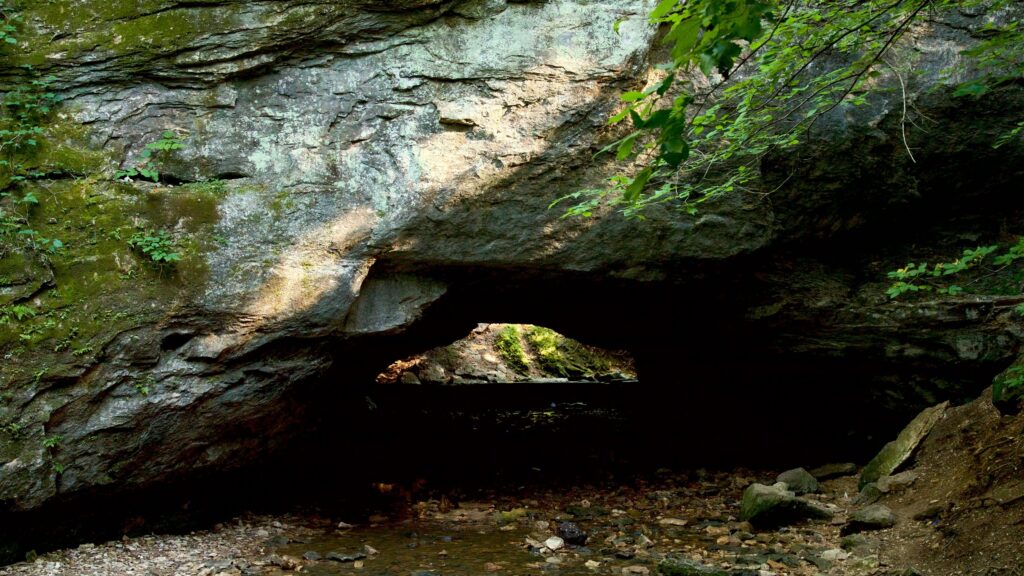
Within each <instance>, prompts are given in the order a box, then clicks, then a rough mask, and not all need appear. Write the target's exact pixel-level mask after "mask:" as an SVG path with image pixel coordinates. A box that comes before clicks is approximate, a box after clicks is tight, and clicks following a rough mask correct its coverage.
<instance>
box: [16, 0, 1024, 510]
mask: <svg viewBox="0 0 1024 576" xmlns="http://www.w3.org/2000/svg"><path fill="white" fill-rule="evenodd" d="M651 4H652V3H651V2H635V1H627V0H603V1H598V2H582V1H574V0H551V1H547V2H512V1H508V2H506V1H503V0H478V1H434V0H405V1H402V2H391V3H387V4H386V5H382V4H380V3H376V2H360V1H354V0H350V1H346V2H308V1H298V0H295V1H292V0H284V1H275V2H263V1H260V2H233V1H229V0H222V1H220V2H203V3H184V2H177V1H173V0H152V1H148V2H135V1H132V2H124V1H120V0H103V1H98V0H78V1H76V2H63V3H55V4H49V3H38V5H35V4H34V5H32V6H30V7H28V8H26V10H25V29H26V31H25V32H24V35H26V41H24V42H22V44H21V45H19V48H17V49H16V50H15V51H14V55H13V56H12V58H13V60H14V61H15V63H30V64H32V65H33V66H35V67H36V69H37V70H39V71H41V72H43V73H46V74H53V75H54V76H55V77H56V78H57V81H56V84H55V85H56V86H57V87H58V88H59V90H60V92H61V94H62V96H63V97H64V98H65V100H64V103H63V105H62V106H61V108H60V109H59V110H58V111H57V113H56V114H55V115H54V117H53V118H52V120H51V125H49V126H47V131H48V133H47V134H48V137H47V144H46V145H45V146H44V149H43V150H42V151H41V153H40V155H39V157H38V158H37V159H36V162H37V163H38V165H39V168H40V170H42V171H44V172H46V173H48V174H49V175H50V177H47V178H43V179H41V180H38V181H36V182H34V183H33V184H31V185H32V186H34V187H35V188H36V189H37V190H38V194H37V195H38V196H39V199H40V205H39V207H38V208H37V210H36V212H35V213H34V214H33V215H32V222H33V225H34V226H35V227H36V228H37V229H38V230H39V232H40V233H41V234H43V235H48V236H50V237H59V238H62V239H64V240H65V243H66V245H67V249H66V250H64V251H63V252H62V253H60V254H57V255H45V254H41V253H35V252H28V251H24V250H19V249H18V248H17V247H13V246H5V247H4V248H3V250H4V252H3V257H4V264H3V269H2V270H0V272H2V274H0V283H2V284H3V287H2V288H0V305H9V304H23V305H29V306H32V307H33V308H34V309H36V311H37V314H36V316H35V317H33V318H29V319H26V320H25V321H24V322H21V323H15V322H11V323H10V324H8V325H7V326H3V327H0V328H2V329H3V330H4V331H3V332H2V333H0V335H2V337H3V338H4V340H3V343H2V351H3V353H4V362H3V365H2V367H0V381H2V383H3V390H2V392H3V402H2V404H0V502H3V504H4V507H5V508H6V509H8V510H11V511H23V510H32V509H35V508H38V507H39V506H41V505H44V504H48V505H49V504H51V503H54V502H65V501H73V500H75V499H76V498H80V497H84V495H90V494H96V493H104V491H106V492H116V491H119V490H126V489H135V488H139V487H146V486H150V485H156V484H160V483H166V482H169V481H173V480H176V479H181V478H190V477H198V476H201V475H202V474H204V473H205V472H209V471H224V470H231V469H235V468H238V467H241V466H244V465H247V464H250V463H252V462H254V461H257V460H259V459H261V458H264V457H265V456H266V455H267V454H270V453H273V452H274V451H275V450H277V449H279V448H280V447H282V446H285V445H287V444H288V442H289V441H291V440H293V439H294V438H296V437H298V436H299V435H300V434H302V433H308V432H309V431H310V430H311V429H312V430H315V429H316V426H317V422H320V421H323V420H324V419H325V418H326V419H330V418H336V417H338V415H339V414H343V413H344V411H345V410H346V409H348V405H347V404H346V402H347V400H346V399H347V398H348V396H346V394H347V393H349V392H351V391H352V390H359V389H360V388H361V387H363V386H366V385H369V384H370V382H372V378H373V376H374V375H375V374H377V373H379V372H380V371H381V370H382V369H383V368H384V367H385V366H387V365H388V363H390V362H391V361H393V360H395V359H398V358H402V357H405V356H408V355H410V354H413V353H417V352H422V351H424V350H427V349H429V348H431V347H434V346H439V345H444V344H447V343H450V342H452V341H454V340H457V339H458V338H461V337H463V336H465V335H466V334H467V333H468V332H469V331H470V330H471V329H472V327H473V326H475V325H476V324H477V323H479V322H520V323H533V324H540V325H544V326H549V327H551V328H553V329H555V330H558V331H559V332H562V333H564V334H566V335H568V336H570V337H573V338H577V339H580V340H582V341H584V342H588V343H592V344H595V345H601V346H607V347H611V348H616V349H626V350H629V351H631V352H632V353H633V354H634V355H635V357H636V359H637V369H638V374H639V378H640V379H641V380H642V381H643V382H644V383H645V387H644V388H643V389H642V392H638V394H637V396H638V397H637V398H636V399H635V400H634V404H635V409H638V410H649V411H650V413H651V417H650V421H651V422H655V423H656V422H662V423H663V424H662V431H663V432H668V433H672V434H674V435H675V438H676V443H677V444H679V445H680V446H684V445H685V444H686V438H687V435H688V433H690V432H694V431H700V430H702V429H703V428H705V427H706V426H707V423H708V422H714V421H717V422H725V423H727V424H726V425H725V426H724V428H726V429H725V430H719V431H717V432H716V434H715V435H714V436H715V437H716V438H719V439H720V442H721V446H725V447H728V446H734V447H735V446H740V445H748V446H749V445H753V444H758V443H760V445H762V446H763V445H772V444H771V443H772V442H774V440H773V439H777V438H782V437H787V438H791V439H792V438H803V439H804V440H806V441H807V442H809V443H827V442H833V441H834V442H836V446H839V445H840V444H841V443H842V442H843V439H849V438H856V439H858V440H857V441H860V440H861V439H863V438H864V437H865V436H866V435H870V434H872V430H881V432H880V433H878V434H876V436H877V437H876V438H875V440H876V441H878V442H879V443H880V442H884V441H885V440H886V439H888V438H887V435H888V433H889V432H890V431H891V430H892V429H893V428H892V427H893V426H896V427H897V428H898V426H899V425H902V424H903V423H905V422H906V420H907V419H908V417H909V415H912V414H914V413H916V412H917V411H918V410H919V409H920V408H923V407H925V406H927V405H930V404H932V403H934V402H936V401H939V400H944V399H950V400H953V401H962V400H965V399H967V398H970V397H973V396H976V395H977V393H978V392H979V391H980V390H982V389H983V388H985V387H986V386H988V385H989V384H990V383H991V380H992V377H993V376H994V375H995V374H997V373H998V372H1000V371H1001V370H1002V369H1003V368H1005V367H1006V366H1007V365H1008V364H1009V363H1010V362H1011V361H1012V360H1013V359H1014V358H1015V357H1016V354H1017V352H1018V348H1019V346H1020V338H1021V328H1022V326H1021V322H1020V320H1019V316H1017V315H1016V314H1015V313H1014V312H1013V310H1012V309H1013V307H1014V306H1016V305H1017V304H1019V303H1021V302H1022V301H1024V298H1022V297H1021V296H1019V289H1017V287H1014V288H1015V290H1010V291H1009V293H1007V291H1006V290H1003V291H1002V293H1001V295H984V296H978V295H970V296H959V297H944V298H934V299H929V298H924V299H918V300H916V301H909V302H895V303H894V302H890V301H889V300H888V298H887V297H886V296H885V288H886V286H887V280H886V278H885V272H886V271H887V270H891V269H893V268H895V267H897V266H900V265H903V264H905V263H906V261H907V260H908V259H909V258H913V257H915V255H916V254H918V253H919V252H918V251H920V250H923V249H931V250H938V251H941V250H948V251H949V253H951V254H956V253H958V252H959V251H960V250H961V249H962V248H963V247H964V245H965V244H967V245H973V244H976V243H981V241H982V240H994V239H995V240H1005V239H1006V238H1009V237H1010V236H1012V234H1014V233H1019V232H1022V230H1020V225H1019V221H1020V220H1019V217H1018V216H1019V215H1020V213H1021V208H1022V205H1021V203H1022V198H1021V196H1020V195H1019V194H1015V192H1018V191H1019V183H1020V182H1021V177H1022V170H1024V155H1022V153H1021V148H1020V147H1019V146H1004V147H1002V148H999V149H993V148H992V147H991V143H992V142H993V141H994V140H995V138H996V137H997V136H998V135H999V134H1001V133H1003V132H1005V131H1006V130H1007V129H1008V128H1009V127H1011V126H1012V125H1013V123H1014V122H1015V120H1014V119H1015V118H1018V117H1020V116H1021V114H1024V93H1022V91H1021V90H1020V89H1019V87H1011V88H1010V89H1007V90H1004V91H1002V92H1001V93H1000V94H999V95H996V96H992V97H988V98H985V99H980V100H973V99H954V98H953V97H952V95H951V94H952V91H953V86H955V84H956V83H957V82H959V81H960V80H961V79H962V78H963V77H965V75H967V74H969V71H968V70H960V71H956V68H955V67H956V66H958V65H959V64H958V60H957V59H958V56H957V54H958V51H959V50H960V49H962V48H963V47H966V46H969V45H971V43H972V42H974V41H975V37H974V36H972V30H974V29H977V28H978V27H979V26H981V25H982V24H983V23H984V22H983V21H982V20H983V18H979V17H969V16H965V15H959V14H957V15H947V18H946V20H944V21H941V20H937V21H933V22H929V23H928V24H927V25H926V26H923V27H922V29H921V30H919V31H918V32H917V33H916V34H915V35H914V37H913V38H912V39H910V40H908V41H906V42H905V45H903V46H902V47H899V48H898V53H897V55H898V57H899V62H900V63H901V65H902V66H904V67H905V68H906V69H908V70H909V69H914V70H917V71H921V72H922V73H921V74H920V75H919V76H914V77H913V78H908V81H909V82H910V84H909V85H908V87H907V90H908V93H907V98H908V99H909V100H910V102H911V103H912V107H911V111H910V115H911V119H913V120H914V121H915V123H916V125H914V126H910V125H908V127H907V130H906V142H904V140H903V139H902V137H901V136H900V134H901V120H902V117H903V112H902V110H903V105H902V96H901V92H900V91H899V90H898V88H897V87H898V86H899V85H898V83H897V79H896V77H895V74H892V73H891V72H886V73H885V74H883V76H882V77H881V78H880V79H879V82H883V83H885V84H886V85H888V86H891V87H892V88H893V89H892V90H888V91H884V90H883V91H879V92H878V94H879V95H875V96H872V97H871V99H870V101H869V103H868V104H867V105H865V106H861V107H853V106H849V107H847V106H840V107H838V108H837V109H836V110H834V111H833V112H831V113H830V114H829V115H828V116H827V117H826V118H825V119H823V120H822V121H821V122H819V123H818V124H817V125H816V127H815V131H814V132H813V133H812V134H809V135H808V138H807V142H806V143H805V144H803V145H802V146H801V147H799V148H797V149H796V150H794V151H791V152H789V153H787V154H786V155H785V156H784V157H781V156H780V157H771V158H767V159H766V160H765V162H764V164H763V166H762V172H763V179H762V182H761V183H760V184H759V187H758V188H757V189H753V190H746V191H737V192H735V193H733V194H729V195H726V196H723V197H721V198H720V199H717V200H714V201H712V202H709V203H707V204H705V205H702V208H701V210H700V211H699V212H698V213H697V214H696V215H694V216H688V215H684V214H679V213H676V212H674V211H672V210H669V209H665V208H656V209H653V210H652V211H651V213H649V214H648V218H647V220H645V221H643V222H635V221H626V220H624V219H623V218H621V216H619V215H618V214H615V213H612V212H608V213H603V214H599V215H597V216H595V217H593V218H590V219H582V220H581V219H568V218H567V219H562V218H560V216H561V212H560V211H559V209H557V208H556V209H548V205H549V203H550V202H551V201H552V200H553V199H554V198H556V197H558V196H560V195H562V194H566V193H569V192H572V191H575V190H578V189H581V188H584V187H593V186H600V185H601V184H602V182H603V181H604V180H605V179H606V178H607V177H608V176H609V175H610V174H613V173H614V172H615V171H616V170H618V169H620V167H617V166H615V165H614V164H610V163H607V162H605V161H604V160H601V159H597V160H595V159H593V157H592V156H593V154H594V152H595V151H596V150H598V149H600V148H601V147H602V146H604V145H605V144H606V143H607V142H608V141H609V140H610V139H611V138H612V136H613V132H611V131H610V129H608V128H606V127H605V121H606V119H607V117H608V116H609V114H610V113H611V112H613V111H614V110H615V108H616V105H617V103H618V95H619V94H620V93H621V92H622V91H623V90H624V89H629V88H632V87H635V86H637V85H638V84H642V82H643V78H644V77H645V75H646V71H647V70H648V67H649V65H650V61H651V55H650V52H651V49H652V46H655V35H656V30H654V29H653V28H651V27H649V26H648V25H647V24H646V23H645V18H644V14H645V13H646V12H647V11H648V10H649V9H650V8H651ZM72 15H73V17H72ZM622 19H625V20H624V22H623V23H622V24H621V26H620V28H619V33H618V34H616V33H615V32H613V30H612V28H613V26H612V24H613V23H614V22H616V21H618V20H622ZM949 66H953V67H954V70H955V73H954V74H952V75H951V76H950V75H948V74H943V73H942V71H943V70H944V69H946V68H947V67H949ZM165 130H171V131H174V132H176V133H177V134H179V135H182V136H183V138H184V139H183V142H184V147H183V148H182V149H181V150H177V151H175V153H174V154H170V155H167V156H166V158H164V159H162V160H161V172H162V174H163V181H164V182H165V184H160V185H146V184H142V183H135V184H131V183H126V182H117V181H113V180H112V178H111V176H112V174H113V172H114V170H115V169H117V168H118V167H124V166H130V165H132V163H133V161H135V159H137V158H138V156H139V154H140V152H141V150H142V149H143V148H144V147H145V145H146V144H147V143H149V142H152V141H153V140H155V139H156V138H158V137H159V135H160V133H161V132H163V131H165ZM906 147H910V148H911V149H912V150H913V153H914V160H912V159H911V158H910V157H909V155H908V154H907V151H906ZM915 160H916V161H915ZM68 176H73V178H69V177H68ZM209 180H214V182H213V183H210V182H209ZM166 182H173V183H176V184H177V185H175V186H170V185H168V184H166ZM161 228H163V229H166V230H168V231H170V232H171V233H172V235H173V237H174V238H175V240H176V241H177V243H178V245H179V246H180V247H181V248H182V253H183V261H182V262H181V263H179V264H178V265H177V266H176V269H175V270H174V271H173V272H170V273H169V272H167V271H166V270H163V271H161V270H158V269H156V268H154V267H152V266H147V264H146V263H145V262H144V261H142V260H141V259H140V258H138V257H137V255H135V254H133V253H132V251H131V250H130V249H129V248H128V247H127V246H126V244H125V242H124V239H125V238H126V237H127V236H129V235H130V234H131V233H132V232H133V231H135V230H138V229H161ZM22 334H27V337H26V338H20V336H21V335H22ZM356 396H358V393H357V394H356ZM869 410H870V413H869V412H868V411H869ZM868 420H870V421H873V422H877V424H872V425H871V426H868V425H866V422H867V421H868ZM875 426H877V428H875ZM851 430H854V431H856V432H857V434H856V435H854V436H849V435H848V433H849V432H850V431H851ZM811 436H813V437H814V439H813V440H812V439H811ZM54 438H56V439H57V440H53V441H49V442H48V441H47V439H54ZM703 441H704V442H708V440H707V439H706V438H705V439H704V440H703ZM876 447H877V446H870V447H869V448H870V449H873V448H876ZM864 449H865V448H863V447H862V448H861V450H864ZM55 463H56V464H59V473H58V470H57V469H55Z"/></svg>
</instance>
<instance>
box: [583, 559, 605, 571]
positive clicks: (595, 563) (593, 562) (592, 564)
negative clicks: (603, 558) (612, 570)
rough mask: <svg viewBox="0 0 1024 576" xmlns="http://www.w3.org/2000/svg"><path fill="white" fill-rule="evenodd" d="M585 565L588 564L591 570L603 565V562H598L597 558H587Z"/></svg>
mask: <svg viewBox="0 0 1024 576" xmlns="http://www.w3.org/2000/svg"><path fill="white" fill-rule="evenodd" d="M583 565H584V566H586V567H587V568H590V569H591V570H597V569H598V568H600V567H601V563H600V562H598V561H597V560H587V561H586V562H584V563H583Z"/></svg>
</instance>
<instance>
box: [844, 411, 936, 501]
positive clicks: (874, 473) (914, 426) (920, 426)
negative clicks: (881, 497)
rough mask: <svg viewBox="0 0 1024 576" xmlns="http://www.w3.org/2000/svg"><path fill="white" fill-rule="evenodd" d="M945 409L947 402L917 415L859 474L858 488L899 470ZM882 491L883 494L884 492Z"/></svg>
mask: <svg viewBox="0 0 1024 576" xmlns="http://www.w3.org/2000/svg"><path fill="white" fill-rule="evenodd" d="M947 408H949V402H943V403H942V404H939V405H938V406H932V407H931V408H928V409H926V410H924V411H922V412H921V413H920V414H918V416H917V417H916V418H914V419H913V420H912V421H911V422H910V424H907V427H906V428H904V429H903V431H902V432H900V434H899V436H897V437H896V439H895V440H893V441H892V442H889V443H888V444H886V445H885V446H884V447H883V448H882V450H881V451H880V452H879V453H878V455H877V456H875V457H874V459H872V460H871V462H868V464H867V466H865V467H864V470H863V471H862V472H861V474H860V487H861V488H863V487H864V486H865V485H867V484H869V483H871V482H878V480H879V479H880V478H881V477H883V476H888V475H890V474H892V473H893V472H895V471H896V470H897V469H899V467H900V466H901V465H903V463H904V462H906V461H907V460H908V459H909V458H910V456H911V455H913V453H914V450H916V449H917V447H918V445H919V444H920V443H921V441H922V440H924V439H925V437H927V436H928V433H929V432H931V431H932V428H934V427H935V425H936V424H937V423H938V422H939V420H941V419H942V417H943V416H944V415H945V413H946V409H947ZM880 488H881V487H880ZM882 491H883V492H885V490H882Z"/></svg>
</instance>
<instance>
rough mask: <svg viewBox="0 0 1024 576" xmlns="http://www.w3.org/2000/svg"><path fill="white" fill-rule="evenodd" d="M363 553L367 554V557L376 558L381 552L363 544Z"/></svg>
mask: <svg viewBox="0 0 1024 576" xmlns="http://www.w3.org/2000/svg"><path fill="white" fill-rule="evenodd" d="M363 552H365V553H366V555H367V556H376V555H377V554H380V551H378V550H377V549H376V548H374V547H373V546H370V545H369V544H363Z"/></svg>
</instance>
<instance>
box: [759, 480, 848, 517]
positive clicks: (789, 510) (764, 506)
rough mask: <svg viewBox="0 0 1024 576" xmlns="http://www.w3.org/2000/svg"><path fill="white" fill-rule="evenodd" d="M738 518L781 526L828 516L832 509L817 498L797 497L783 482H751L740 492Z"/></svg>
mask: <svg viewBox="0 0 1024 576" xmlns="http://www.w3.org/2000/svg"><path fill="white" fill-rule="evenodd" d="M740 518H742V519H743V520H747V521H749V522H750V523H751V524H754V525H755V526H781V525H786V524H791V523H794V522H799V521H801V520H807V519H818V520H829V519H831V518H832V512H831V511H829V510H828V509H827V508H825V507H824V506H822V505H820V504H818V503H817V502H811V501H809V500H805V499H803V498H798V497H797V496H796V495H795V494H794V493H793V492H790V491H788V490H786V488H785V486H784V485H782V484H776V485H774V486H765V485H764V484H751V485H750V486H749V487H748V488H747V489H746V490H744V492H743V501H742V503H741V504H740Z"/></svg>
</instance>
